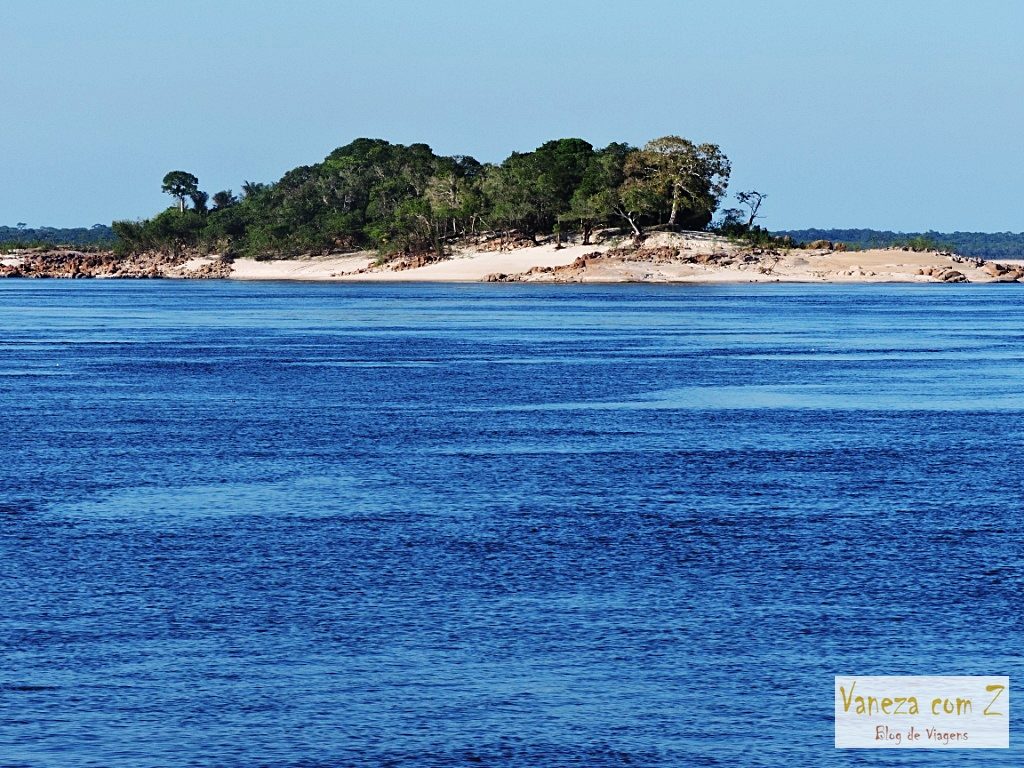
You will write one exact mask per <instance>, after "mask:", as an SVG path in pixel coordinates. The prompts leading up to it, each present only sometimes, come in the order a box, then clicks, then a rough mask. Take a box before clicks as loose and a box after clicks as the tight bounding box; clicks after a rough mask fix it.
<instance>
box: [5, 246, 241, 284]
mask: <svg viewBox="0 0 1024 768" xmlns="http://www.w3.org/2000/svg"><path fill="white" fill-rule="evenodd" d="M20 256H21V261H20V263H17V264H5V265H0V277H31V278H56V279H84V278H108V279H155V278H164V277H177V278H196V279H219V278H225V277H229V276H230V275H231V264H230V263H229V262H227V261H224V260H222V259H219V258H215V259H206V258H204V259H190V258H189V256H188V255H184V254H183V255H178V256H174V255H170V254H165V253H158V252H152V253H143V254H134V255H131V256H119V255H118V254H115V253H114V252H113V251H75V250H67V249H55V250H32V251H28V252H26V253H23V254H20Z"/></svg>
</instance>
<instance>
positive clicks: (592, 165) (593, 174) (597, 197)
mask: <svg viewBox="0 0 1024 768" xmlns="http://www.w3.org/2000/svg"><path fill="white" fill-rule="evenodd" d="M634 151H635V150H634V149H633V148H632V147H630V146H629V145H628V144H620V143H615V142H613V143H612V144H609V145H608V146H607V147H605V148H604V149H602V150H600V151H598V152H596V153H594V154H593V156H592V157H591V158H590V160H589V162H588V163H587V168H586V171H585V172H584V174H583V177H582V178H581V179H580V182H579V184H578V185H577V187H576V189H575V191H574V192H573V193H572V197H571V198H570V200H569V209H568V210H567V211H566V212H565V213H563V214H562V215H561V216H560V217H559V218H560V220H561V221H564V222H566V223H567V224H568V223H572V224H574V225H575V224H578V225H579V229H580V232H581V233H582V235H583V244H584V245H589V244H590V236H591V234H592V233H593V231H594V227H595V226H596V225H597V224H598V223H599V222H603V221H607V220H608V219H609V218H610V217H611V216H612V215H613V214H615V213H616V207H617V205H618V204H619V202H620V201H619V195H618V191H619V187H620V186H621V184H622V181H623V165H624V163H625V160H626V157H627V156H628V155H629V154H630V153H631V152H634ZM627 221H628V218H627Z"/></svg>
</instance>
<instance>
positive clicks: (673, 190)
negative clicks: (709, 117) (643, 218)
mask: <svg viewBox="0 0 1024 768" xmlns="http://www.w3.org/2000/svg"><path fill="white" fill-rule="evenodd" d="M730 171H731V166H730V163H729V159H728V158H727V157H726V156H725V155H724V154H723V153H722V150H721V149H719V147H718V145H717V144H700V145H697V144H694V143H693V142H692V141H689V140H688V139H684V138H681V137H679V136H663V137H662V138H660V139H654V140H652V141H649V142H647V144H645V145H644V148H643V149H642V150H640V151H639V152H636V153H634V154H633V155H632V156H630V158H629V162H628V163H627V167H626V175H627V177H628V178H627V184H628V185H629V190H628V192H629V196H630V197H632V198H633V199H634V201H635V202H636V203H638V204H640V207H641V208H642V209H644V210H645V212H646V213H651V214H654V213H656V209H657V208H659V207H660V205H659V201H660V203H662V204H665V205H666V206H667V207H668V209H669V214H668V221H667V223H668V225H669V226H670V227H673V228H674V227H676V226H678V225H679V223H680V220H681V219H682V216H683V214H684V213H685V214H687V217H688V218H689V219H690V220H691V221H699V220H701V219H703V220H704V223H705V224H706V223H707V221H710V218H711V214H712V213H713V212H714V210H715V209H716V208H717V207H718V203H719V202H720V201H721V199H722V196H723V195H724V194H725V189H726V187H727V186H728V183H729V173H730ZM652 209H653V210H652Z"/></svg>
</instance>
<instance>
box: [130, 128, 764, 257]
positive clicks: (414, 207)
mask: <svg viewBox="0 0 1024 768" xmlns="http://www.w3.org/2000/svg"><path fill="white" fill-rule="evenodd" d="M729 172H730V165H729V160H728V158H726V156H725V155H724V154H723V153H722V151H721V150H720V149H719V147H718V146H717V145H714V144H695V143H693V142H691V141H689V140H687V139H683V138H680V137H678V136H666V137H663V138H660V139H655V140H653V141H650V142H648V143H647V144H646V145H644V146H643V147H639V148H637V147H632V146H629V145H628V144H623V143H612V144H609V145H608V146H606V147H603V148H600V149H597V148H595V147H593V146H592V145H591V144H590V143H588V142H586V141H584V140H583V139H575V138H570V139H558V140H555V141H549V142H547V143H545V144H543V145H541V146H540V147H538V148H537V149H535V150H533V151H532V152H524V153H520V152H516V153H513V154H512V155H511V156H509V157H508V158H507V159H506V160H505V161H504V162H502V163H500V164H487V163H481V162H478V161H477V160H475V159H474V158H472V157H468V156H466V155H455V156H440V155H437V154H435V153H434V152H433V150H431V148H430V147H429V146H427V145H426V144H411V145H408V146H406V145H402V144H392V143H389V142H387V141H384V140H381V139H365V138H364V139H356V140H355V141H353V142H352V143H350V144H347V145H345V146H343V147H340V148H338V149H336V150H334V151H333V152H331V153H330V154H329V155H328V156H327V157H326V158H325V159H324V160H323V162H320V163H316V164H314V165H306V166H301V167H299V168H295V169H294V170H291V171H289V172H288V173H286V174H285V175H284V176H283V177H282V178H281V179H280V180H279V181H277V182H276V183H272V184H262V183H253V182H248V181H247V182H245V183H244V184H243V185H242V187H241V190H240V193H239V194H235V193H234V192H233V191H232V190H229V189H228V190H221V191H218V192H216V193H214V194H213V195H210V194H209V193H208V192H205V191H203V190H201V189H200V184H199V179H198V178H197V177H196V176H195V175H194V174H192V173H191V172H188V171H172V172H170V173H168V174H167V175H166V176H165V177H164V179H163V191H164V192H166V193H167V194H168V195H170V196H171V197H172V198H173V199H174V200H175V204H174V205H173V206H171V207H170V208H168V209H167V210H165V211H163V212H162V213H160V214H158V215H156V216H155V217H153V218H152V219H148V220H146V221H116V222H114V224H113V229H114V231H115V232H116V233H117V236H118V241H119V247H120V248H121V249H123V250H127V251H136V252H137V251H145V250H153V249H158V250H174V251H178V250H180V249H187V248H191V249H195V248H198V249H200V250H203V251H207V252H211V253H222V254H227V255H246V256H255V257H257V258H259V257H264V256H270V255H272V256H277V257H280V256H296V255H299V254H304V253H319V252H330V251H337V250H345V249H354V248H376V249H379V250H380V251H381V252H383V253H417V252H420V253H427V252H433V253H436V254H440V253H443V252H444V250H445V247H446V245H447V244H449V243H451V242H452V241H454V240H456V239H458V238H462V237H466V236H472V235H477V234H480V233H482V232H492V233H493V232H500V233H510V234H511V233H514V234H515V236H516V237H518V238H522V239H527V240H534V241H536V239H537V238H538V237H539V236H541V235H548V236H550V235H554V236H556V237H561V236H563V235H567V234H570V233H572V234H576V235H579V236H580V237H582V239H583V242H589V240H590V237H591V234H592V233H593V231H594V230H595V229H596V228H599V227H603V226H606V225H613V226H617V227H621V228H623V229H624V231H626V232H631V233H633V234H635V235H640V234H642V233H643V232H644V230H645V229H648V228H651V227H666V228H703V227H705V226H707V224H708V223H709V222H710V221H711V218H712V216H713V214H714V212H715V211H716V209H717V208H718V205H719V203H720V202H721V200H722V198H723V196H724V194H725V190H726V185H727V184H728V181H729ZM730 216H731V218H728V217H730ZM727 218H728V220H729V222H730V223H731V225H732V226H739V227H741V228H742V226H743V218H744V217H743V215H742V214H741V213H740V212H739V211H738V210H737V211H732V212H729V213H728V215H727ZM750 220H751V222H752V220H753V219H752V218H751V219H750Z"/></svg>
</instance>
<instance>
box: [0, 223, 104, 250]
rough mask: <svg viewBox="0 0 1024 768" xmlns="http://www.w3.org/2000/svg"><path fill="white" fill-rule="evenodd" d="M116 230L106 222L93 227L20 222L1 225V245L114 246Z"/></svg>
mask: <svg viewBox="0 0 1024 768" xmlns="http://www.w3.org/2000/svg"><path fill="white" fill-rule="evenodd" d="M115 237H116V236H115V235H114V230H113V229H111V228H110V227H108V226H106V225H104V224H95V225H93V226H91V227H88V228H87V227H73V228H70V229H61V228H58V227H35V228H33V227H29V226H27V225H25V224H19V225H18V226H16V227H0V245H3V246H4V247H5V248H16V247H19V246H24V247H31V246H34V245H71V246H75V247H77V248H82V247H86V246H97V247H108V248H109V247H112V246H113V243H114V240H115Z"/></svg>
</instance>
